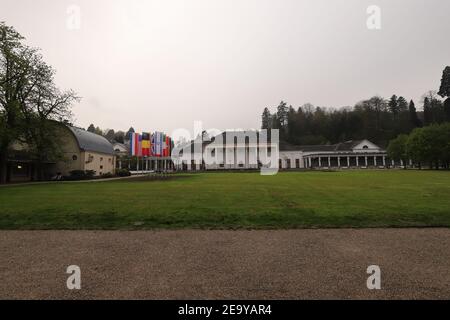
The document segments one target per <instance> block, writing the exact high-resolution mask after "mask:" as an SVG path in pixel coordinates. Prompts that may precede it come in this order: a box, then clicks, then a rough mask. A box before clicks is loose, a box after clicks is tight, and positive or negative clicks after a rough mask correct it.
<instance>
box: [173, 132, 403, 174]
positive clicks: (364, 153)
mask: <svg viewBox="0 0 450 320" xmlns="http://www.w3.org/2000/svg"><path fill="white" fill-rule="evenodd" d="M225 134H227V133H225V132H224V133H223V134H222V136H224V135H225ZM231 134H232V135H233V134H234V133H231ZM214 140H215V139H214V138H213V139H211V141H201V139H197V140H194V141H191V143H189V144H188V145H186V146H184V147H183V148H182V152H181V153H180V154H179V155H178V156H176V155H175V158H174V163H175V166H176V168H177V170H184V171H196V170H239V169H241V170H251V169H259V168H260V167H261V166H263V165H264V164H263V163H262V162H261V161H260V159H259V158H258V157H259V156H260V155H261V150H265V151H264V152H266V153H267V156H268V157H269V158H271V161H274V160H275V161H276V162H277V164H276V166H277V168H278V169H282V170H283V169H285V170H288V169H327V168H342V169H346V168H369V167H370V168H386V167H392V166H394V165H399V166H400V165H403V164H402V163H394V162H392V161H390V160H388V158H387V153H386V150H384V149H382V148H380V147H379V146H377V145H376V144H374V143H372V142H370V141H369V140H366V139H364V140H358V141H346V142H343V143H338V144H333V145H307V146H299V145H290V144H286V143H275V142H270V141H269V142H267V141H265V140H264V141H263V142H261V141H260V140H259V139H257V141H256V142H249V141H248V140H242V139H241V140H240V141H237V140H236V139H234V140H230V139H225V138H223V139H222V140H221V141H223V142H222V143H220V144H218V145H217V144H214V143H212V142H214ZM273 155H276V159H274V158H273ZM211 159H213V160H215V161H211Z"/></svg>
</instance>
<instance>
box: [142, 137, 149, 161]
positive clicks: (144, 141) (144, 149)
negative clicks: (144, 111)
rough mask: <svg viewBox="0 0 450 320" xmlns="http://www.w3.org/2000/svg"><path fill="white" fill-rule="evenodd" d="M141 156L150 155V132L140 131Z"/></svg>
mask: <svg viewBox="0 0 450 320" xmlns="http://www.w3.org/2000/svg"><path fill="white" fill-rule="evenodd" d="M141 147H142V148H141V149H142V151H141V152H142V156H143V157H148V156H150V134H149V133H147V132H143V133H142V145H141Z"/></svg>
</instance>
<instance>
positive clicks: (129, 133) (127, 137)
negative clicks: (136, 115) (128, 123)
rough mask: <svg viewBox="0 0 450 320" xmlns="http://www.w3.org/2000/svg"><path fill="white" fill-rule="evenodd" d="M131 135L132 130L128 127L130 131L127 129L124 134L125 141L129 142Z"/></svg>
mask: <svg viewBox="0 0 450 320" xmlns="http://www.w3.org/2000/svg"><path fill="white" fill-rule="evenodd" d="M132 133H134V128H133V127H130V129H128V131H127V133H126V134H125V140H130V139H131V134H132Z"/></svg>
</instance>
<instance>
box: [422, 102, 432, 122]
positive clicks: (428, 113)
mask: <svg viewBox="0 0 450 320" xmlns="http://www.w3.org/2000/svg"><path fill="white" fill-rule="evenodd" d="M423 122H424V125H426V126H428V125H430V124H432V123H433V110H432V109H431V103H430V100H429V99H428V97H425V98H424V99H423Z"/></svg>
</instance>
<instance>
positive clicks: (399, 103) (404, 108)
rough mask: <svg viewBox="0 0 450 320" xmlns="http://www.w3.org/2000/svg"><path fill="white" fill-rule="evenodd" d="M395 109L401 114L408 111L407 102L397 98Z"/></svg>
mask: <svg viewBox="0 0 450 320" xmlns="http://www.w3.org/2000/svg"><path fill="white" fill-rule="evenodd" d="M397 109H398V112H403V111H407V110H408V101H406V99H405V98H403V97H399V98H398V99H397Z"/></svg>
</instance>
